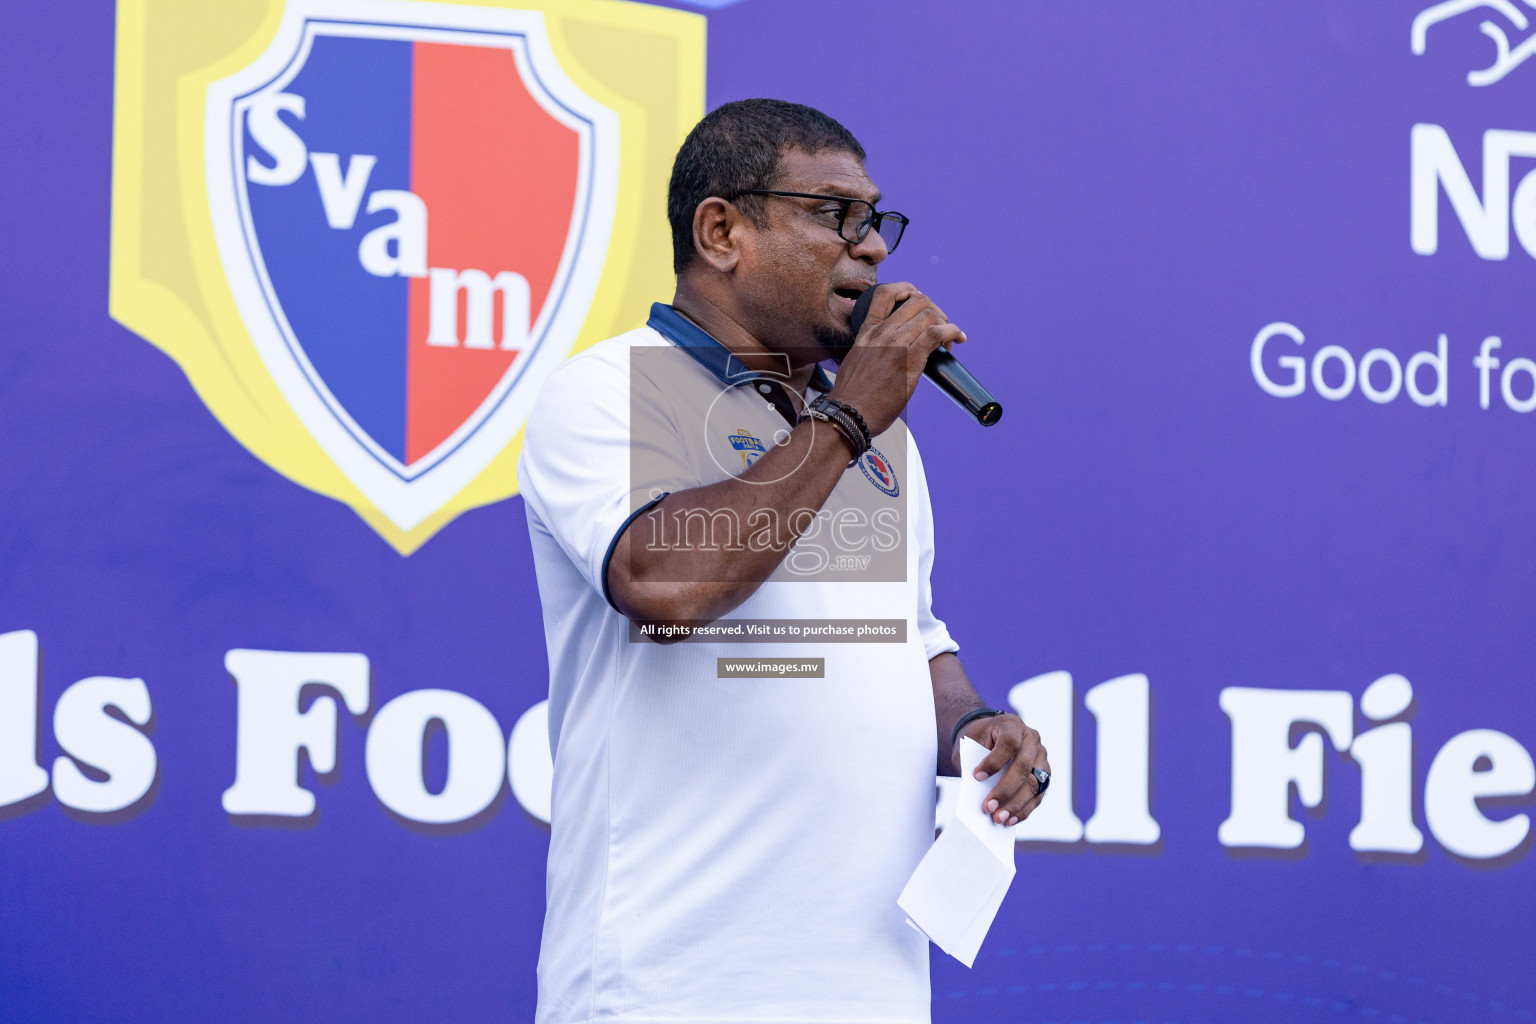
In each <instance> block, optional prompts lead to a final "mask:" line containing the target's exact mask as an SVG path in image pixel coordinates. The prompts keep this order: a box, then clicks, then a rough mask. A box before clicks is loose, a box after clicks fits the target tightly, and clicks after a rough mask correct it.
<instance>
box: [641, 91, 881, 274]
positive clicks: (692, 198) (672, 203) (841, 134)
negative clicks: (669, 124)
mask: <svg viewBox="0 0 1536 1024" xmlns="http://www.w3.org/2000/svg"><path fill="white" fill-rule="evenodd" d="M786 149H799V150H804V151H805V152H807V153H816V152H820V151H821V150H825V149H831V150H836V151H839V152H845V153H852V154H853V155H854V156H857V157H858V158H859V159H860V160H863V159H864V147H863V146H860V145H859V140H858V139H856V138H854V137H853V133H852V132H850V131H849V130H848V129H847V128H844V127H843V126H842V125H840V124H838V123H837V122H836V121H835V120H833V119H832V118H830V117H828V116H827V115H826V114H823V113H822V112H821V111H819V110H817V109H815V108H814V107H807V106H803V105H801V104H799V103H788V102H786V101H784V100H768V99H757V100H737V101H736V102H734V103H726V104H723V105H721V106H718V107H716V108H715V109H714V110H712V111H710V112H709V113H708V114H706V115H704V120H702V121H700V122H699V123H698V124H696V125H694V127H693V131H691V132H689V133H688V138H686V139H684V140H683V146H682V148H681V149H679V150H678V151H677V159H676V160H675V161H673V163H672V181H671V183H670V184H669V185H668V186H667V220H668V221H670V222H671V224H672V269H673V271H675V272H676V273H679V274H680V273H682V272H683V268H685V267H687V266H688V264H690V263H692V262H693V258H694V255H695V253H694V250H693V213H694V211H695V210H697V209H698V208H699V204H700V203H702V202H703V201H704V200H706V199H708V198H710V197H711V196H719V197H720V198H721V199H730V198H731V197H733V196H736V195H738V194H739V193H741V192H744V191H746V190H748V189H758V188H772V187H773V186H774V178H775V176H776V175H777V174H778V170H779V158H780V156H781V154H782V153H783V152H784V150H786ZM732 202H734V203H735V204H736V206H737V208H738V209H740V210H741V211H742V212H743V213H745V214H746V215H747V216H748V217H750V218H751V219H752V223H754V224H756V225H757V226H759V227H762V226H763V225H764V224H765V223H766V221H765V220H764V219H763V203H762V197H761V196H741V198H739V199H732Z"/></svg>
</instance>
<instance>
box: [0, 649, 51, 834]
mask: <svg viewBox="0 0 1536 1024" xmlns="http://www.w3.org/2000/svg"><path fill="white" fill-rule="evenodd" d="M37 685H38V681H37V634H36V633H34V632H32V631H31V630H30V629H18V630H15V631H13V632H10V633H0V807H9V806H11V805H12V804H17V803H20V802H21V801H23V800H29V799H31V798H32V797H35V796H37V795H38V794H39V793H43V792H45V791H46V790H47V789H48V773H47V772H46V771H45V770H43V768H42V766H41V765H39V764H38V763H37Z"/></svg>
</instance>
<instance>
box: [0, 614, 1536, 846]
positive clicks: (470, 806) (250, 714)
mask: <svg viewBox="0 0 1536 1024" xmlns="http://www.w3.org/2000/svg"><path fill="white" fill-rule="evenodd" d="M37 650H38V639H37V635H36V634H35V633H33V632H32V631H30V630H17V631H14V632H10V633H5V634H0V809H3V808H5V807H8V806H13V805H18V804H25V802H26V801H28V800H30V799H31V798H34V797H39V796H40V795H42V794H44V793H47V792H48V791H49V788H50V780H49V775H48V773H47V772H45V771H44V770H43V769H42V768H41V766H39V765H38V764H37V756H38V750H37V739H36V731H37V727H38V721H39V717H40V709H39V706H38V703H39V702H38V696H37V694H38V685H39V680H38V654H37ZM225 667H226V668H227V669H228V670H229V673H230V675H231V676H232V677H233V679H234V682H235V686H236V695H237V700H236V707H237V721H236V749H235V782H234V785H232V786H230V787H229V789H227V790H225V791H224V795H223V806H224V809H225V811H226V812H228V813H229V814H230V815H231V816H233V817H237V818H238V817H247V818H251V817H256V818H259V817H276V818H304V817H308V816H310V815H312V814H314V813H315V809H316V800H315V795H314V794H313V793H312V792H310V791H309V790H308V789H305V788H303V787H302V786H301V785H300V784H299V777H298V776H299V763H300V760H299V758H300V753H301V752H303V753H305V754H307V755H308V757H309V761H310V763H311V765H312V766H313V768H314V770H315V772H316V773H317V774H319V775H321V776H325V775H329V774H331V773H333V772H334V771H335V770H336V765H337V755H338V746H339V737H338V730H339V715H338V712H337V700H336V697H337V696H339V697H340V698H341V701H342V702H343V703H345V705H346V707H347V709H348V711H350V712H351V713H352V715H354V716H356V717H361V716H362V715H365V714H366V713H367V712H368V710H369V707H370V705H371V691H372V683H371V679H370V675H369V662H368V658H367V657H366V656H364V655H362V654H334V653H294V652H284V651H257V650H245V649H238V648H237V649H235V650H231V651H229V652H228V653H227V654H226V655H225ZM310 686H315V687H323V688H328V689H330V690H331V691H332V693H333V694H334V696H333V695H329V694H323V693H322V694H318V695H315V696H314V699H313V700H312V701H311V703H310V706H309V707H308V708H307V709H305V708H304V707H303V705H302V704H301V700H302V698H304V697H305V696H306V694H305V688H306V687H310ZM1008 703H1009V704H1010V705H1011V706H1012V707H1013V708H1014V710H1015V711H1017V712H1018V713H1019V714H1020V715H1021V716H1022V717H1024V718H1025V719H1026V720H1027V721H1028V722H1029V723H1030V724H1031V725H1032V726H1033V727H1034V728H1036V729H1038V730H1039V731H1040V733H1041V735H1042V736H1043V737H1044V739H1045V742H1046V744H1047V746H1048V747H1049V749H1050V751H1051V756H1052V760H1053V764H1052V769H1053V778H1052V783H1051V791H1050V793H1049V795H1048V796H1047V798H1046V799H1045V800H1044V801H1042V802H1041V803H1040V804H1039V805H1038V806H1037V809H1036V810H1035V812H1034V813H1033V814H1031V815H1030V817H1029V818H1028V819H1026V820H1025V821H1023V822H1021V823H1020V824H1019V825H1017V826H1015V828H1014V838H1015V840H1016V841H1018V842H1026V843H1078V842H1083V841H1086V842H1088V843H1092V844H1100V845H1103V846H1114V845H1138V846H1148V845H1152V844H1155V843H1157V842H1159V841H1160V840H1161V839H1162V828H1161V826H1160V825H1159V824H1158V822H1157V820H1156V819H1155V818H1154V817H1153V816H1152V813H1151V746H1152V721H1151V708H1152V700H1151V685H1150V683H1149V681H1148V679H1147V677H1146V676H1145V675H1143V674H1141V673H1131V674H1128V675H1123V676H1119V677H1116V678H1114V679H1110V680H1108V681H1107V682H1104V683H1100V684H1098V685H1097V686H1094V687H1092V688H1091V689H1089V690H1088V691H1087V692H1086V693H1085V694H1084V695H1083V704H1084V705H1085V707H1086V708H1087V710H1088V711H1089V712H1090V713H1091V714H1092V716H1093V719H1094V723H1095V730H1096V737H1095V743H1094V747H1095V751H1096V771H1095V800H1094V813H1093V815H1092V817H1090V818H1089V819H1088V822H1087V824H1086V825H1085V824H1084V823H1083V822H1082V821H1081V820H1080V819H1079V818H1078V817H1077V815H1076V813H1075V810H1074V806H1073V752H1074V746H1075V742H1074V740H1075V736H1074V721H1075V718H1076V715H1075V710H1076V705H1075V701H1074V692H1073V684H1072V676H1071V673H1068V672H1064V671H1057V672H1047V673H1044V674H1042V675H1038V676H1034V677H1032V678H1030V679H1026V680H1024V681H1023V682H1021V683H1019V684H1017V685H1015V686H1014V687H1013V688H1012V689H1011V690H1010V691H1009V694H1008ZM1218 704H1219V706H1220V707H1221V709H1222V710H1223V711H1224V712H1225V713H1226V715H1227V717H1228V719H1229V720H1230V723H1231V736H1232V766H1231V805H1230V812H1229V814H1228V817H1227V819H1226V820H1225V821H1223V822H1222V823H1221V825H1220V826H1219V828H1218V829H1217V838H1218V840H1219V841H1220V843H1221V844H1222V845H1223V846H1226V847H1246V848H1252V849H1271V850H1296V849H1300V848H1301V847H1302V846H1303V845H1304V844H1305V841H1306V828H1305V826H1304V825H1303V824H1302V823H1301V822H1299V821H1296V820H1294V819H1293V818H1291V816H1290V793H1291V790H1292V787H1294V788H1295V792H1296V794H1297V796H1298V798H1299V801H1300V803H1301V805H1302V806H1304V807H1309V808H1318V807H1322V806H1324V804H1325V799H1324V798H1325V796H1326V780H1327V766H1326V762H1327V754H1326V751H1325V749H1324V745H1323V741H1322V737H1321V736H1319V735H1318V731H1321V732H1323V733H1325V734H1326V735H1327V736H1328V738H1329V741H1330V743H1331V744H1332V746H1333V748H1334V749H1335V750H1337V751H1339V752H1340V753H1341V754H1342V755H1344V758H1345V759H1346V760H1347V762H1348V763H1352V764H1354V765H1355V766H1357V767H1358V768H1359V770H1360V819H1359V822H1358V823H1357V824H1356V825H1355V826H1354V827H1353V828H1352V829H1351V830H1350V832H1349V847H1350V849H1352V850H1354V851H1355V852H1356V853H1359V854H1362V855H1372V854H1390V855H1395V856H1405V855H1413V854H1417V853H1419V852H1420V851H1422V850H1423V849H1424V833H1423V832H1421V831H1420V829H1419V828H1418V826H1417V825H1416V823H1415V821H1414V774H1413V760H1414V758H1413V727H1412V725H1411V724H1410V722H1409V721H1408V719H1409V718H1410V717H1412V715H1413V708H1414V693H1413V686H1412V685H1411V684H1410V683H1409V681H1408V680H1407V679H1406V678H1404V677H1403V676H1402V675H1399V674H1397V673H1389V674H1387V675H1383V676H1381V677H1380V678H1378V679H1376V680H1375V681H1374V682H1372V683H1371V684H1370V685H1369V686H1368V687H1366V688H1365V691H1364V692H1363V693H1362V694H1361V696H1360V700H1359V711H1360V714H1361V716H1362V717H1363V719H1364V720H1365V722H1366V723H1367V724H1366V725H1365V727H1364V728H1362V729H1360V730H1359V731H1356V729H1355V701H1354V698H1353V697H1352V695H1351V694H1350V693H1348V692H1347V691H1343V690H1279V689H1257V688H1251V687H1228V688H1226V689H1224V690H1222V691H1221V693H1220V696H1219V698H1218ZM151 720H152V704H151V701H150V694H149V689H148V687H147V686H146V685H145V683H144V681H143V680H142V679H127V678H119V677H115V676H92V677H90V678H87V679H82V680H80V681H79V682H77V683H75V684H73V685H72V686H70V687H69V688H68V689H66V690H65V691H64V693H63V694H62V695H61V696H60V697H59V699H58V701H57V702H56V703H55V705H54V709H53V733H54V737H55V739H56V740H57V741H58V744H59V747H60V749H61V750H62V754H61V756H59V757H57V758H55V759H54V762H53V772H52V780H51V782H52V794H53V795H54V796H56V797H57V798H58V800H59V802H60V803H61V804H63V805H64V806H65V807H68V808H70V809H71V810H75V811H82V812H87V813H90V814H101V815H109V814H114V813H116V812H122V811H128V812H131V813H137V812H138V810H140V809H142V808H143V807H144V806H147V804H148V802H149V798H150V797H151V794H152V793H153V792H154V790H155V782H156V780H157V778H158V774H159V760H158V756H157V752H156V750H155V746H154V744H153V743H151V741H150V739H149V737H148V736H147V735H146V733H145V727H146V726H148V725H149V723H150V722H151ZM434 723H435V724H437V725H439V726H441V728H442V730H443V733H444V736H443V741H444V742H445V743H446V749H447V777H446V779H445V780H444V783H443V786H442V788H441V790H440V791H439V792H435V793H434V792H432V791H431V790H430V789H429V788H428V783H427V780H426V779H425V777H424V774H423V761H424V757H425V752H426V746H427V744H428V743H429V742H430V741H429V739H428V737H429V735H430V734H431V730H432V729H433V726H434ZM1307 726H1312V727H1315V729H1314V731H1312V732H1310V733H1309V734H1308V735H1305V736H1303V737H1302V738H1301V739H1300V741H1299V742H1297V743H1296V744H1295V745H1294V746H1292V745H1291V740H1292V736H1293V735H1294V734H1295V731H1296V730H1297V728H1305V727H1307ZM364 762H365V765H366V769H367V779H368V784H369V787H370V788H371V789H372V791H373V793H374V795H375V796H376V797H377V799H378V800H379V802H380V803H381V804H383V805H384V806H385V807H386V808H388V809H389V810H390V811H391V812H393V813H394V814H395V815H396V816H397V818H399V819H404V820H405V821H406V822H418V823H421V824H424V825H434V826H441V825H454V824H458V823H462V822H470V823H472V825H471V827H473V825H476V824H479V823H480V822H482V821H483V820H485V819H486V818H487V817H488V816H489V815H488V813H487V812H491V811H492V810H493V809H494V808H495V806H496V804H497V798H498V797H499V795H500V794H501V792H502V785H503V782H504V781H506V782H508V783H510V789H511V792H512V794H513V796H514V797H515V798H516V800H517V802H518V803H519V804H520V805H521V806H522V808H523V809H524V810H525V811H526V812H527V813H528V815H529V816H530V817H531V818H533V819H535V820H536V821H539V822H542V823H546V824H547V823H548V822H549V820H550V817H551V788H552V782H553V777H554V765H553V760H552V758H551V751H550V746H549V703H548V701H539V702H538V703H536V704H534V705H533V706H532V707H531V708H529V709H528V710H527V711H526V712H524V713H523V714H522V715H521V716H520V717H519V718H518V720H517V723H516V724H515V726H514V727H513V729H512V731H511V735H510V736H509V737H504V736H503V733H502V730H501V726H500V725H499V724H498V722H497V719H496V717H495V716H494V715H493V714H492V713H491V712H490V710H489V709H487V708H486V707H485V706H484V705H482V704H481V703H480V702H479V701H477V700H475V699H474V698H472V697H470V696H468V695H466V694H463V693H458V692H456V691H453V690H440V689H426V690H414V691H410V692H408V693H404V694H401V695H400V696H398V697H395V698H394V699H393V700H391V701H389V702H388V703H387V704H385V705H384V706H383V707H382V708H380V709H379V711H378V713H377V714H376V715H375V716H374V718H373V721H372V722H371V724H370V725H369V728H368V731H367V735H366V740H365V746H364ZM956 783H958V780H956V779H940V780H939V793H938V798H939V799H938V801H937V805H936V808H935V825H936V827H938V828H942V827H943V825H944V824H945V822H946V820H947V815H948V814H950V813H953V810H954V795H955V790H956ZM1533 797H1536V762H1533V760H1532V758H1531V754H1530V752H1529V751H1528V750H1527V749H1526V748H1525V747H1524V746H1522V745H1521V744H1520V743H1519V741H1517V740H1516V739H1514V738H1513V737H1511V736H1509V735H1507V734H1505V733H1503V732H1499V731H1497V730H1493V729H1471V730H1468V731H1465V732H1462V733H1460V734H1459V735H1456V736H1454V737H1452V738H1451V740H1450V741H1448V742H1447V743H1446V744H1445V745H1444V746H1443V747H1441V749H1440V750H1439V751H1438V753H1437V754H1436V755H1435V757H1434V759H1433V763H1432V764H1431V765H1430V767H1429V770H1428V774H1427V777H1426V779H1425V783H1424V793H1423V802H1424V803H1423V813H1424V819H1425V822H1426V823H1427V825H1428V830H1429V832H1430V834H1431V835H1433V837H1434V838H1435V840H1436V842H1438V843H1439V845H1440V846H1441V847H1442V848H1443V849H1445V850H1446V851H1447V852H1449V853H1450V854H1452V855H1453V856H1455V857H1457V858H1460V859H1462V860H1464V861H1498V862H1499V863H1500V864H1501V865H1502V864H1509V863H1513V862H1514V859H1516V858H1518V856H1520V855H1522V854H1523V852H1524V850H1525V848H1526V847H1527V846H1528V845H1529V840H1530V838H1531V822H1530V817H1529V815H1527V814H1523V813H1521V814H1510V815H1507V816H1506V817H1503V818H1496V817H1490V813H1491V812H1492V810H1493V808H1491V807H1488V806H1486V805H1483V804H1480V803H1479V801H1483V800H1490V799H1503V800H1505V801H1508V800H1511V799H1522V798H1523V799H1526V800H1529V799H1531V798H1533ZM30 809H31V808H30V807H23V808H22V810H30ZM12 813H15V812H14V811H13V812H12ZM108 820H111V819H108Z"/></svg>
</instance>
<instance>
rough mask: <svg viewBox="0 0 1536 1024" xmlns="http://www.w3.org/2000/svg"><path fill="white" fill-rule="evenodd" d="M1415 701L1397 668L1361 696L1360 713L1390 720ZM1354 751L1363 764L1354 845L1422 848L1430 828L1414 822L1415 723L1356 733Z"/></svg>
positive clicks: (1376, 849) (1404, 850)
mask: <svg viewBox="0 0 1536 1024" xmlns="http://www.w3.org/2000/svg"><path fill="white" fill-rule="evenodd" d="M1412 704H1413V687H1412V686H1411V685H1410V684H1409V682H1408V680H1407V679H1405V678H1403V677H1402V676H1400V675H1397V674H1396V673H1393V674H1391V675H1385V676H1382V677H1381V678H1380V679H1378V680H1376V681H1375V682H1374V683H1372V684H1371V685H1370V686H1367V687H1366V688H1365V692H1364V693H1363V694H1361V695H1360V712H1361V714H1363V715H1365V717H1366V718H1369V719H1370V720H1371V721H1373V722H1387V721H1390V720H1391V719H1394V718H1397V717H1398V716H1399V715H1402V714H1404V713H1405V712H1407V710H1408V708H1409V707H1410V706H1411V705H1412ZM1349 756H1350V757H1351V758H1352V759H1353V760H1354V761H1355V763H1356V764H1358V765H1359V766H1360V823H1359V824H1358V825H1356V826H1355V827H1354V829H1352V830H1351V831H1350V833H1349V848H1350V849H1351V850H1355V851H1358V852H1360V853H1400V854H1409V853H1418V852H1419V851H1420V850H1421V849H1423V848H1424V833H1422V832H1420V831H1419V830H1418V827H1417V826H1415V825H1414V823H1413V728H1412V726H1410V725H1409V724H1408V723H1407V722H1394V723H1392V724H1390V725H1378V726H1377V727H1376V728H1374V729H1371V730H1369V731H1367V732H1362V733H1360V734H1359V735H1358V736H1356V737H1355V740H1354V742H1353V743H1351V744H1350V745H1349Z"/></svg>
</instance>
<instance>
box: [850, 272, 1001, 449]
mask: <svg viewBox="0 0 1536 1024" xmlns="http://www.w3.org/2000/svg"><path fill="white" fill-rule="evenodd" d="M875 287H879V286H878V285H876V286H875ZM874 301H875V289H874V288H866V289H865V290H864V294H862V295H860V296H859V299H858V301H857V302H855V303H854V304H853V314H852V327H853V336H854V337H855V338H857V337H858V336H859V328H861V327H863V326H864V320H865V318H866V317H868V316H869V307H870V304H871V303H873V302H874ZM896 305H898V306H899V305H901V303H900V302H898V303H896ZM923 376H924V377H927V378H928V379H929V380H931V381H933V382H934V383H935V384H937V385H938V387H939V390H940V391H943V392H944V393H945V394H946V395H948V396H949V397H950V398H952V399H954V401H955V404H956V405H958V406H959V407H960V408H962V409H964V410H965V411H966V412H968V413H970V414H971V415H972V416H974V417H975V418H976V422H977V423H980V424H981V425H982V426H984V427H990V426H992V424H994V423H996V422H997V421H998V420H1000V419H1002V418H1003V407H1002V405H1000V404H999V403H998V401H997V399H995V398H993V397H992V395H991V393H990V392H989V391H987V389H986V388H984V387H982V386H981V382H980V381H978V380H977V379H976V378H975V377H973V376H971V371H969V370H967V369H966V368H965V367H964V366H961V365H960V360H958V359H956V358H955V357H954V356H953V355H951V354H950V353H949V352H947V351H945V350H944V349H942V348H940V349H935V350H934V351H933V354H932V355H930V356H929V357H928V365H927V366H925V367H923Z"/></svg>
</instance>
